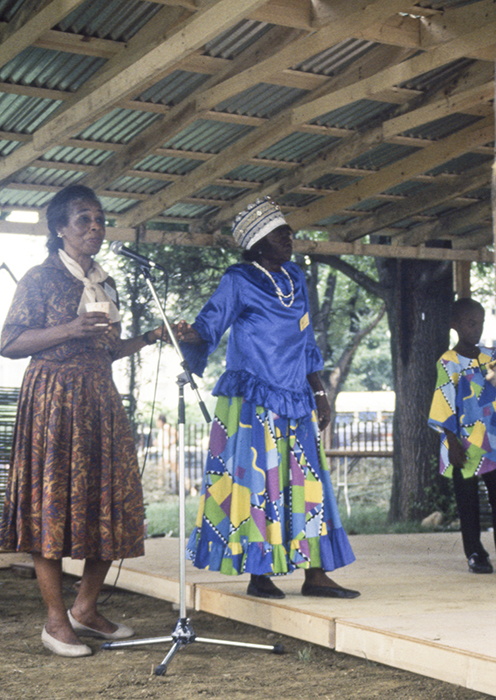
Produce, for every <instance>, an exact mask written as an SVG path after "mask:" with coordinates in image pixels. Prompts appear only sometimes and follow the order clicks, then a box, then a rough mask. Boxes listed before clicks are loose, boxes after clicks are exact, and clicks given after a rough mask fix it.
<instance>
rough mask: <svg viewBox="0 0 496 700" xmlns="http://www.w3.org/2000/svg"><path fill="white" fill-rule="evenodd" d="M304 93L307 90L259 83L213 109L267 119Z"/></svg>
mask: <svg viewBox="0 0 496 700" xmlns="http://www.w3.org/2000/svg"><path fill="white" fill-rule="evenodd" d="M306 94H307V90H299V89H297V88H287V87H282V86H280V85H267V84H265V83H259V84H258V85H254V86H253V87H252V88H249V89H248V90H244V91H243V92H240V93H239V94H238V95H235V96H234V97H230V98H229V99H228V100H224V102H221V103H220V104H219V105H217V107H216V108H215V111H216V112H229V114H245V115H249V116H251V117H264V118H267V119H268V118H270V117H273V116H274V115H276V114H278V113H279V112H280V111H281V110H283V109H285V108H286V107H289V106H291V105H292V104H294V103H295V102H297V101H298V100H299V99H300V98H301V97H303V95H306Z"/></svg>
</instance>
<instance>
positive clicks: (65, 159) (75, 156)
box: [41, 146, 112, 167]
mask: <svg viewBox="0 0 496 700" xmlns="http://www.w3.org/2000/svg"><path fill="white" fill-rule="evenodd" d="M111 156H112V152H111V151H102V150H98V149H96V148H95V149H91V148H77V147H74V146H56V147H55V148H52V149H50V150H49V151H47V152H46V153H44V154H43V155H42V157H41V160H54V161H57V162H58V163H77V164H81V165H94V166H95V167H96V166H99V165H102V164H103V163H104V162H105V161H106V160H107V159H108V158H110V157H111Z"/></svg>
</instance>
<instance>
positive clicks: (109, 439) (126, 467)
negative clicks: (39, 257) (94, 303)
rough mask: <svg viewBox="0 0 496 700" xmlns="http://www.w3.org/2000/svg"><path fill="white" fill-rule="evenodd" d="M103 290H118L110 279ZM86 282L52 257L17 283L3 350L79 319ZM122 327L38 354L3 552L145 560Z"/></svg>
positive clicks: (20, 421) (16, 453)
mask: <svg viewBox="0 0 496 700" xmlns="http://www.w3.org/2000/svg"><path fill="white" fill-rule="evenodd" d="M105 284H107V285H110V286H112V287H114V282H113V280H112V278H110V277H109V278H107V280H105ZM82 292H83V283H82V282H80V281H79V280H77V279H76V278H75V277H74V276H73V275H71V273H70V272H69V271H68V270H67V269H66V267H65V266H64V265H63V264H62V262H61V261H60V259H59V257H58V255H50V256H49V257H48V258H47V259H46V260H45V262H44V263H43V264H42V265H39V266H37V267H34V268H32V269H31V270H30V271H29V272H28V273H27V274H26V275H25V276H24V277H23V279H22V280H21V281H20V282H19V285H18V287H17V290H16V294H15V297H14V300H13V302H12V306H11V308H10V310H9V313H8V316H7V319H6V322H5V326H4V328H3V331H2V338H1V348H2V350H3V348H5V347H6V346H7V345H8V344H9V343H10V342H11V341H13V340H14V339H15V338H17V337H18V336H19V335H21V333H23V332H24V331H25V330H27V329H33V328H48V327H52V326H58V325H60V324H64V323H68V322H69V321H72V320H73V319H74V318H75V317H76V315H77V308H78V305H79V300H80V298H81V294H82ZM119 344H120V337H119V324H114V326H113V327H112V330H111V331H110V332H109V334H107V336H105V337H104V338H103V337H101V338H98V339H94V338H91V339H88V340H87V339H84V340H82V339H74V340H69V341H67V342H64V343H60V344H59V345H56V346H54V347H51V348H49V349H47V350H43V351H41V352H38V353H35V354H33V356H32V358H31V362H30V364H29V366H28V368H27V370H26V374H25V376H24V380H23V384H22V388H21V393H20V397H19V406H18V413H17V424H16V430H15V435H14V446H13V450H12V458H11V467H10V472H9V481H8V485H7V491H6V497H5V506H4V511H3V517H2V522H1V524H0V549H4V550H7V551H19V552H33V553H41V554H42V556H44V557H46V558H48V559H60V558H61V557H65V556H69V557H72V558H73V559H85V558H97V559H104V560H112V559H120V558H122V557H138V556H141V555H142V554H143V553H144V549H143V518H144V514H143V499H142V491H141V483H140V477H139V470H138V463H137V459H136V451H135V447H134V443H133V439H132V434H131V428H130V425H129V421H128V419H127V416H126V413H125V411H124V407H123V405H122V402H121V399H120V396H119V394H118V392H117V389H116V388H115V385H114V383H113V381H112V373H111V363H112V359H113V357H115V356H116V355H117V353H118V350H119Z"/></svg>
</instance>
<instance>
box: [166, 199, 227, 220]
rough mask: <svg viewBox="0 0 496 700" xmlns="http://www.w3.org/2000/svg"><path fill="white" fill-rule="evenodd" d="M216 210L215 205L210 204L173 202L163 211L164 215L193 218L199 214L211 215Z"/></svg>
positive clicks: (199, 215)
mask: <svg viewBox="0 0 496 700" xmlns="http://www.w3.org/2000/svg"><path fill="white" fill-rule="evenodd" d="M216 211H217V207H214V206H212V205H210V204H181V203H178V204H174V206H173V207H169V209H166V210H165V211H164V212H162V213H163V215H164V216H181V217H186V218H188V219H194V218H198V217H201V216H208V215H212V214H214V213H215V212H216Z"/></svg>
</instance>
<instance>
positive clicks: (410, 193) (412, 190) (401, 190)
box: [385, 180, 431, 197]
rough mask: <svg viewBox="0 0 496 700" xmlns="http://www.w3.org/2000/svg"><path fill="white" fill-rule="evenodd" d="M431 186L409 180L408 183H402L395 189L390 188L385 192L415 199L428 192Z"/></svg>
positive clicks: (426, 183) (427, 183)
mask: <svg viewBox="0 0 496 700" xmlns="http://www.w3.org/2000/svg"><path fill="white" fill-rule="evenodd" d="M430 186H431V185H430V183H429V182H422V181H418V180H407V181H406V182H402V183H401V184H399V185H396V186H395V187H390V188H389V189H388V190H385V193H386V194H392V195H398V196H400V197H414V196H415V195H418V194H421V193H422V192H428V191H429V188H430Z"/></svg>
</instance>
